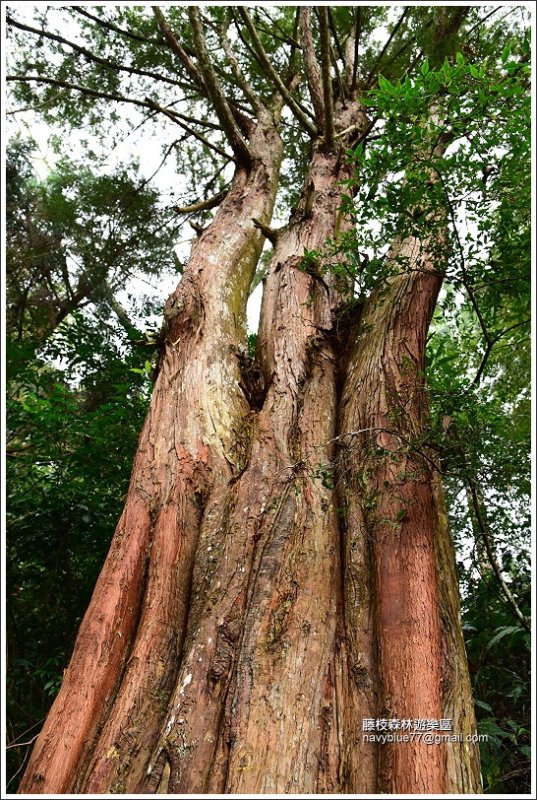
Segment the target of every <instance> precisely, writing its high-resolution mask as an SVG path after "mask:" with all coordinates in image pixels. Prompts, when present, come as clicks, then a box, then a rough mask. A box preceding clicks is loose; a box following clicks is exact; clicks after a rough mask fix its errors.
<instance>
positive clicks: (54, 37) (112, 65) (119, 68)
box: [6, 14, 192, 89]
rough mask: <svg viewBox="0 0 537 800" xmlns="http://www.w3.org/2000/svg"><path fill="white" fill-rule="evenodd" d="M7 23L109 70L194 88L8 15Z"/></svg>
mask: <svg viewBox="0 0 537 800" xmlns="http://www.w3.org/2000/svg"><path fill="white" fill-rule="evenodd" d="M6 22H7V23H8V25H11V26H12V27H14V28H18V29H19V30H21V31H26V32H27V33H32V34H35V35H36V36H41V37H43V38H44V39H50V40H51V41H53V42H58V43H59V44H63V45H65V46H66V47H70V48H71V49H72V50H74V51H75V53H79V54H80V55H82V56H84V58H87V59H88V61H93V62H95V63H96V64H100V65H101V66H103V67H106V68H107V69H111V70H114V71H115V72H127V73H128V74H130V75H141V76H142V77H144V78H151V80H155V81H161V82H162V83H168V84H170V85H171V86H179V87H180V88H182V89H191V88H192V87H191V86H190V84H187V83H185V82H184V81H179V80H176V79H175V78H168V77H166V76H165V75H160V74H159V73H156V72H151V71H150V70H145V69H137V68H135V67H127V66H125V65H124V64H117V63H116V62H115V61H109V60H108V59H107V58H101V56H98V55H95V53H92V52H91V50H88V49H87V48H85V47H82V46H81V45H78V44H75V42H71V41H69V40H68V39H64V37H63V36H59V34H57V33H50V32H49V31H46V30H44V29H41V30H40V29H39V28H32V27H31V26H30V25H24V24H23V23H22V22H18V21H17V20H15V19H13V17H10V16H9V15H7V14H6Z"/></svg>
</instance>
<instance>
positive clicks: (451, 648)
mask: <svg viewBox="0 0 537 800" xmlns="http://www.w3.org/2000/svg"><path fill="white" fill-rule="evenodd" d="M396 255H399V256H401V255H403V256H405V257H406V259H407V260H408V265H409V270H408V271H405V272H404V273H403V274H400V275H398V276H396V277H395V278H392V279H390V280H389V281H388V285H387V286H385V287H383V288H382V290H380V291H377V292H375V293H374V294H373V295H372V296H371V298H370V299H369V300H368V302H367V304H366V306H365V308H364V310H363V314H362V317H361V320H360V325H359V327H358V335H357V336H356V337H355V341H354V343H353V346H352V350H351V352H350V358H349V366H348V372H347V378H346V385H345V389H344V393H343V399H342V409H341V430H342V431H343V432H345V433H349V432H353V433H352V435H351V436H348V437H346V438H345V440H344V446H343V449H342V454H341V456H340V458H341V462H342V476H343V479H344V484H345V499H346V502H347V503H348V513H347V542H346V548H345V552H346V562H345V563H346V569H347V572H348V573H350V574H351V575H354V576H355V577H354V579H353V581H352V582H351V584H350V585H348V586H347V587H346V588H347V594H346V601H347V603H346V607H345V612H346V624H347V630H349V631H352V629H353V628H354V627H357V629H358V634H357V635H356V634H355V635H354V637H353V635H352V633H351V635H350V641H351V653H352V655H351V658H352V659H353V660H354V659H355V660H356V662H357V663H358V667H359V669H362V668H363V675H364V676H365V678H366V679H367V682H369V683H376V684H377V689H378V693H379V694H378V699H377V708H376V712H375V713H374V714H370V715H368V716H371V717H373V718H377V717H381V718H385V719H390V718H395V719H412V720H415V719H425V720H427V719H435V720H436V719H442V718H452V719H453V725H454V731H455V732H457V733H463V732H464V733H467V732H469V728H470V727H471V723H472V718H471V713H470V715H467V720H464V718H463V716H461V714H460V713H459V711H460V704H459V702H458V701H455V702H454V696H453V683H452V680H451V685H450V687H449V688H448V686H447V681H448V678H447V673H452V674H451V676H450V677H451V679H452V678H453V673H454V672H456V673H457V680H458V687H457V690H456V691H460V693H461V695H462V696H464V697H465V698H466V699H467V698H469V696H470V685H469V678H468V673H467V669H466V663H465V657H464V649H463V645H462V637H461V635H460V623H459V620H458V618H457V616H456V615H457V612H458V608H457V607H456V606H455V604H454V597H456V596H457V584H456V579H455V575H454V571H453V568H452V567H450V568H449V572H448V573H447V574H446V573H444V574H443V575H442V577H440V569H445V566H446V563H447V561H448V560H450V557H448V554H447V552H446V548H447V547H448V544H447V539H448V537H449V533H448V532H447V528H446V526H445V521H444V519H443V517H442V514H443V508H442V506H441V503H440V500H439V497H438V492H437V481H438V478H437V471H436V466H435V463H434V461H433V460H432V458H431V455H430V452H428V451H427V449H426V446H425V445H422V444H421V442H422V441H423V435H424V433H425V432H426V431H427V423H428V411H427V400H426V395H425V388H424V385H423V372H424V356H425V339H426V333H427V329H428V326H429V322H430V319H431V315H432V311H433V309H434V305H435V302H436V297H437V294H438V291H439V288H440V285H441V277H440V275H439V273H438V271H437V269H438V259H435V258H434V257H433V256H432V255H431V254H430V253H429V252H428V249H427V243H420V242H417V241H416V240H406V241H405V242H404V243H403V244H402V245H400V246H398V247H397V253H392V256H393V257H395V256H396ZM451 558H452V556H451ZM450 563H451V561H450ZM355 586H358V591H356V589H355V588H354V587H355ZM362 597H365V598H366V600H365V603H364V602H363V600H362ZM368 598H373V602H372V603H371V605H372V606H373V608H374V612H373V613H372V612H371V609H370V608H368ZM369 602H371V600H370V601H369ZM364 606H365V610H364V608H363V607H364ZM448 607H449V608H448ZM441 614H442V619H441ZM373 618H374V620H375V625H374V627H373V623H372V619H373ZM375 654H376V655H375ZM371 665H374V670H373V671H371ZM361 674H362V673H361ZM370 703H371V700H370ZM364 705H365V709H364V710H367V711H369V710H372V705H369V706H368V705H367V701H364ZM470 706H471V704H470ZM467 721H470V725H468V724H467ZM472 732H473V731H472ZM371 747H372V745H371V744H370V743H369V742H365V743H364V744H362V745H361V752H360V755H363V756H364V760H365V763H366V764H367V765H368V774H369V775H370V780H371V782H373V781H375V780H376V781H377V790H378V791H384V792H391V793H404V794H407V793H408V794H412V793H438V792H446V791H448V792H449V791H455V786H457V787H458V788H457V791H461V788H462V787H464V790H465V791H470V790H471V791H477V790H478V787H479V778H478V763H479V762H478V756H477V753H476V752H475V745H467V744H466V745H464V748H465V752H464V753H462V752H461V748H460V747H459V746H458V745H455V746H454V745H451V744H443V743H442V744H434V745H431V746H429V745H427V744H425V743H423V742H422V741H421V740H419V739H417V738H416V739H415V740H414V741H413V742H408V743H399V744H397V743H394V744H383V745H379V747H380V752H379V754H378V758H379V767H378V769H376V768H375V764H374V763H373V756H372V755H371V754H369V757H368V756H367V753H363V750H366V751H367V748H371ZM471 748H474V752H470V750H471ZM454 750H455V751H456V750H458V758H460V759H461V762H462V763H461V766H460V768H459V772H460V773H464V775H465V777H464V780H463V779H462V778H461V775H459V776H458V777H455V775H454V770H455V767H454V760H456V759H454V758H453V752H454Z"/></svg>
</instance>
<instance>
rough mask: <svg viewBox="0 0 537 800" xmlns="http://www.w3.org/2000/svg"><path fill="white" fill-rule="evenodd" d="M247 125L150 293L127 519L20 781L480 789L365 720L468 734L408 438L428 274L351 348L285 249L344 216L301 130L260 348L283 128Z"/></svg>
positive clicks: (450, 587)
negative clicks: (200, 219) (255, 281)
mask: <svg viewBox="0 0 537 800" xmlns="http://www.w3.org/2000/svg"><path fill="white" fill-rule="evenodd" d="M335 115H336V121H337V127H338V129H340V130H344V129H347V128H349V127H350V128H352V127H353V126H354V125H356V126H357V127H358V129H360V128H363V127H365V125H366V122H367V121H366V120H365V118H364V117H363V116H362V115H361V113H359V112H358V111H357V106H356V105H355V104H349V106H348V108H345V107H344V106H342V107H340V108H336V112H335ZM353 115H354V116H353ZM257 136H258V141H259V147H260V150H259V151H257V152H258V154H259V157H258V159H257V160H256V161H255V162H254V167H253V169H252V170H251V171H249V172H248V171H245V170H239V171H238V173H237V175H236V177H235V179H234V183H233V186H232V189H231V191H230V194H229V195H228V197H227V199H226V201H225V203H224V204H223V206H222V207H221V209H220V211H219V212H218V214H217V216H216V218H215V221H214V223H213V225H212V226H211V227H210V228H209V229H208V230H207V231H206V232H205V233H204V234H203V235H202V237H201V239H200V241H199V242H198V244H197V246H196V248H195V250H194V252H193V255H192V259H191V261H190V264H189V267H188V270H187V272H186V274H185V277H184V278H183V281H182V282H181V284H180V286H179V288H178V290H177V292H176V293H175V294H174V295H173V296H172V298H170V300H169V301H168V304H167V308H166V319H167V323H168V329H167V330H168V332H167V344H166V350H165V353H164V358H163V361H162V364H161V369H160V373H159V377H158V381H157V384H156V387H155V394H154V397H153V401H152V404H151V410H150V413H149V416H148V419H147V421H146V425H145V428H144V432H143V434H142V438H141V441H140V448H139V451H138V455H137V458H136V463H135V467H134V473H133V479H132V482H131V488H130V491H129V496H128V499H127V505H126V508H125V512H124V514H123V517H122V520H121V522H120V525H119V527H118V531H117V533H116V536H115V538H114V542H113V544H112V548H111V551H110V555H109V557H108V560H107V563H106V565H105V568H104V571H103V574H102V575H101V578H100V579H99V584H98V586H97V589H96V592H95V595H94V598H93V600H92V604H91V606H90V609H89V611H88V613H87V615H86V617H85V620H84V622H83V625H82V628H81V632H80V634H79V638H78V640H77V645H76V648H75V654H74V656H73V660H72V662H71V665H70V667H69V669H68V671H67V673H66V676H65V679H64V684H63V686H62V690H61V692H60V695H59V697H58V699H57V701H56V703H55V705H54V706H53V709H52V711H51V714H50V715H49V718H48V720H47V724H46V726H45V729H44V731H43V733H42V734H41V736H40V738H39V741H38V743H37V746H36V748H35V751H34V754H33V756H32V759H31V762H30V764H29V767H28V769H27V772H26V775H25V779H24V782H23V784H22V786H21V791H25V792H32V793H38V792H48V793H53V792H60V791H70V790H73V789H74V790H75V791H79V792H86V793H108V792H123V793H127V794H129V793H130V794H132V793H137V792H140V793H141V792H144V793H145V792H149V793H172V794H178V793H198V792H210V793H219V792H226V793H245V794H253V793H268V794H274V793H291V792H295V793H332V794H333V793H340V792H341V793H347V792H356V793H373V792H376V791H392V792H399V793H405V794H406V793H411V792H429V791H430V792H433V791H434V792H449V793H454V792H468V791H475V790H477V788H478V768H477V764H478V761H477V757H476V754H475V750H474V751H473V752H472V751H471V750H470V749H469V746H468V745H466V744H464V745H462V748H461V752H460V754H459V753H455V754H454V751H450V752H448V749H449V746H447V747H446V746H442V745H433V746H430V747H427V746H426V745H424V744H423V745H420V744H415V745H413V744H400V745H393V746H390V745H383V746H382V747H383V749H382V750H381V751H380V753H378V752H377V749H376V746H375V745H374V744H370V743H364V742H363V741H362V730H361V728H362V719H363V718H375V717H381V716H382V717H387V718H388V717H391V716H393V717H398V718H412V719H414V718H425V719H440V718H442V717H444V716H450V715H451V714H453V717H454V728H455V731H457V732H459V731H461V732H462V731H464V732H465V731H466V730H472V727H471V726H472V724H473V719H472V714H471V703H468V705H465V707H464V709H463V707H462V706H463V704H466V702H467V700H468V699H469V684H468V680H467V672H466V668H465V664H464V650H463V645H462V639H461V636H460V621H459V619H458V608H457V599H456V598H457V592H456V581H455V574H454V570H453V554H452V552H451V551H450V546H451V545H450V541H449V534H448V532H447V528H446V526H445V516H444V515H443V510H442V505H441V502H440V501H439V499H438V498H439V488H438V486H437V483H436V473H435V472H434V469H433V464H432V463H431V460H430V458H429V457H428V456H426V455H424V454H423V453H422V452H420V451H419V449H418V448H417V447H416V439H417V437H418V438H419V436H420V435H421V433H422V432H423V430H424V427H425V426H426V421H427V416H426V414H427V411H426V401H425V397H424V392H423V384H422V380H421V370H422V369H423V355H424V342H425V336H426V330H427V326H428V324H429V320H430V315H431V313H432V309H433V307H434V303H435V300H436V294H437V292H438V288H439V285H440V280H439V277H438V275H437V274H435V273H433V272H427V271H425V272H423V271H422V272H417V273H409V274H407V275H400V276H398V277H397V278H395V279H393V280H392V281H391V282H390V284H389V287H388V291H384V292H376V293H375V294H374V295H373V296H372V297H371V298H370V300H369V301H368V303H367V306H366V308H364V310H363V314H362V316H361V318H360V319H358V318H355V319H354V321H353V325H352V326H351V327H352V330H351V333H350V334H349V336H350V338H349V341H348V342H346V341H345V332H344V329H345V324H344V315H342V306H343V305H344V304H343V298H342V297H341V296H340V295H339V293H338V291H337V289H336V287H335V284H334V279H333V278H331V277H327V276H324V277H323V276H322V275H321V274H319V272H318V271H316V269H315V265H313V268H312V264H311V263H310V261H309V260H308V261H304V258H303V256H304V251H305V250H308V251H314V250H322V249H324V248H325V245H326V240H327V239H328V238H334V237H336V236H337V234H338V232H340V230H341V228H342V226H344V225H346V224H348V223H344V222H343V221H342V220H343V217H342V214H341V212H340V205H341V181H342V180H345V179H346V178H348V177H349V174H348V169H349V167H348V166H347V165H346V163H345V159H344V158H343V153H344V150H345V142H344V141H340V142H339V146H335V145H332V146H327V145H326V144H325V143H324V142H323V141H322V140H319V141H317V142H316V143H315V144H314V146H313V151H312V156H311V161H310V166H309V171H308V175H307V179H306V183H305V187H304V191H303V194H302V198H301V201H300V203H299V204H298V207H297V210H296V212H295V213H294V215H293V217H292V219H291V221H290V223H289V225H288V226H287V227H286V228H285V229H283V230H282V231H280V232H279V233H278V235H277V236H276V239H275V249H274V254H273V258H272V263H271V267H270V270H269V273H268V276H267V279H266V286H265V293H264V301H263V309H262V318H261V326H260V334H259V342H258V357H257V359H256V362H252V361H251V360H250V359H249V358H248V357H247V355H246V353H245V351H244V350H243V349H241V344H242V343H243V340H244V330H243V316H244V309H245V302H246V293H247V287H248V285H249V282H250V279H251V276H252V271H253V267H254V263H255V260H256V258H257V256H258V254H259V250H260V241H259V235H260V234H259V233H255V232H254V229H253V223H252V221H251V220H252V218H257V219H258V220H259V222H260V223H261V226H263V224H266V223H267V222H268V217H269V215H270V208H271V203H272V197H273V189H274V181H275V177H274V176H275V173H276V169H277V162H278V158H279V145H278V144H277V142H276V136H275V134H274V133H271V132H270V129H264V128H263V127H261V128H260V129H259V130H258V133H257ZM305 267H307V269H305ZM308 270H309V271H308ZM347 344H348V347H349V353H348V356H347V357H345V358H342V357H341V356H342V353H341V350H342V348H344V347H346V346H347ZM343 381H344V386H343V394H342V399H341V402H340V399H339V397H340V393H341V385H342V383H343ZM338 406H339V408H340V412H339V414H338ZM401 409H403V410H404V413H401ZM364 429H365V431H366V432H365V433H352V435H351V432H356V431H358V430H361V431H363V430H364ZM334 465H335V466H336V467H337V472H338V474H339V480H340V483H341V485H342V488H341V489H338V490H335V489H334V488H333V486H332V482H331V476H330V468H331V467H332V466H334ZM401 512H404V513H401ZM437 563H438V564H440V565H442V569H441V570H440V569H438V568H437ZM439 575H440V576H441V577H440V578H439ZM446 648H448V649H447V650H446ZM456 682H460V683H459V686H457V688H454V687H455V686H456ZM459 697H463V698H464V701H463V703H461V702H460V701H459ZM464 714H465V715H466V717H465V718H464V719H463V716H464ZM474 747H475V746H474ZM463 751H464V752H463Z"/></svg>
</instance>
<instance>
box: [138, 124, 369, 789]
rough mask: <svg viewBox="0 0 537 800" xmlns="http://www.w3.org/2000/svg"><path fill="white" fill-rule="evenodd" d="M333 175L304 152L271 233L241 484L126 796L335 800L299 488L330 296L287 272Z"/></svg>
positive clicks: (331, 713) (329, 352)
mask: <svg viewBox="0 0 537 800" xmlns="http://www.w3.org/2000/svg"><path fill="white" fill-rule="evenodd" d="M341 113H342V115H343V113H346V114H350V113H352V114H354V115H356V114H357V112H356V109H355V110H354V111H353V112H348V111H343V110H342V112H341ZM357 116H358V119H359V120H361V121H362V122H363V124H365V122H366V120H365V118H364V117H363V116H362V115H361V114H360V113H358V115H357ZM348 177H349V167H348V165H347V164H346V163H345V160H344V159H342V158H341V151H340V149H339V148H335V149H327V148H326V147H323V145H322V142H318V143H316V144H315V145H314V148H313V153H312V157H311V161H310V166H309V170H308V174H307V177H306V182H305V188H304V191H303V193H302V198H301V201H300V203H299V204H298V207H297V209H296V211H295V213H294V216H293V218H292V220H291V222H290V223H289V225H288V226H287V227H286V228H285V229H282V230H281V231H279V232H278V234H277V239H276V243H275V250H274V254H273V258H272V261H271V267H270V269H269V272H268V275H267V278H266V285H265V292H264V300H263V308H262V313H261V323H260V332H259V342H258V362H259V366H260V369H261V373H262V376H263V378H262V380H263V384H264V386H265V397H264V400H263V403H262V406H261V408H260V410H259V412H258V413H256V414H254V415H253V420H252V423H253V424H252V436H251V443H250V450H249V452H248V454H247V456H246V459H245V468H244V472H243V473H242V475H241V476H240V477H239V479H238V480H237V481H236V482H233V483H232V485H231V486H230V488H229V491H228V495H227V497H226V499H225V501H224V503H223V507H222V509H221V512H220V514H216V515H215V518H214V520H213V522H212V525H211V526H207V528H205V529H204V531H203V532H202V538H201V540H200V546H199V549H198V557H197V562H196V569H195V576H194V583H193V604H192V608H191V612H190V613H191V617H190V620H189V635H188V636H187V643H186V647H185V649H184V652H183V656H182V666H181V670H180V673H179V677H178V680H177V684H176V691H175V694H174V697H173V699H172V701H171V703H170V710H169V714H168V718H167V722H166V724H165V726H164V732H163V736H162V737H161V740H160V742H159V745H158V747H157V748H156V750H155V754H154V758H153V759H152V761H151V763H150V764H149V767H148V773H149V777H148V780H144V781H142V782H141V783H138V784H136V785H134V784H133V785H132V789H133V790H136V791H148V790H149V791H159V792H166V791H167V792H170V793H193V792H204V791H207V792H229V793H248V794H251V793H274V792H325V791H331V792H336V791H338V790H339V788H340V785H341V784H340V779H339V770H340V765H341V756H340V741H339V739H340V732H339V724H338V717H339V715H340V713H341V710H340V709H338V696H337V692H336V687H337V682H338V672H337V671H338V669H339V668H340V663H341V662H340V661H339V660H338V658H337V654H338V642H337V620H338V616H339V615H340V609H341V593H342V587H341V570H340V564H339V526H338V518H337V513H336V509H335V507H334V504H333V502H332V500H333V490H332V488H331V486H330V485H329V484H328V483H326V481H325V485H323V481H322V476H320V475H317V476H316V475H315V473H316V472H318V469H317V467H318V465H319V464H322V465H326V464H330V463H331V460H332V456H333V450H334V446H333V438H334V435H335V422H336V414H335V409H336V358H335V354H334V349H333V345H334V337H333V315H334V307H335V305H336V304H337V303H338V300H339V299H340V298H339V297H338V295H337V293H336V292H335V291H333V290H332V289H331V288H330V287H329V286H328V285H327V284H325V283H324V282H323V281H322V280H320V279H319V276H314V275H311V274H309V273H308V272H306V271H304V270H303V269H302V268H301V267H302V266H303V254H304V251H305V250H308V251H312V250H321V249H322V248H323V247H324V245H325V243H326V240H327V239H328V238H329V237H334V236H335V235H336V233H337V230H338V227H339V226H341V224H342V214H341V212H340V205H341V185H340V182H341V181H342V180H344V179H346V178H348ZM280 742H285V748H283V749H282V748H281V747H280Z"/></svg>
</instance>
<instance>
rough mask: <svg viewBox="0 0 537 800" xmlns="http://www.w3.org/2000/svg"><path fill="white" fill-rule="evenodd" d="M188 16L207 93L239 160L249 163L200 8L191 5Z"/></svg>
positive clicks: (244, 142) (248, 152)
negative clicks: (213, 63)
mask: <svg viewBox="0 0 537 800" xmlns="http://www.w3.org/2000/svg"><path fill="white" fill-rule="evenodd" d="M188 16H189V19H190V24H191V25H192V34H193V36H194V43H195V46H196V50H197V52H198V61H199V64H200V69H201V75H202V78H203V83H204V85H205V89H206V91H207V95H208V96H209V97H210V99H211V100H212V103H213V105H214V110H215V112H216V115H217V117H218V119H219V121H220V124H221V125H222V128H223V130H224V133H225V134H226V136H227V139H228V141H229V143H230V145H231V149H232V150H233V153H234V154H235V157H236V159H237V161H238V162H239V163H241V164H244V165H248V164H249V163H250V161H251V156H250V151H249V149H248V145H247V143H246V141H245V139H244V137H243V135H242V133H241V131H240V129H239V126H238V125H237V122H236V121H235V117H234V116H233V112H232V111H231V108H230V106H229V103H228V101H227V98H226V96H225V94H224V92H223V90H222V87H221V86H220V82H219V80H218V78H217V76H216V72H215V71H214V67H213V65H212V63H211V59H210V57H209V52H208V50H207V44H206V42H205V36H204V33H203V28H202V24H201V16H200V12H199V8H197V7H194V6H189V8H188Z"/></svg>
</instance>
